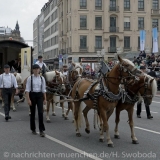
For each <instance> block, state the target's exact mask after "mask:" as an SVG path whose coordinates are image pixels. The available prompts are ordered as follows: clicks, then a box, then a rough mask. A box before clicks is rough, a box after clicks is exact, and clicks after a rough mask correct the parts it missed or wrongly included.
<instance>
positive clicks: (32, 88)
mask: <svg viewBox="0 0 160 160" xmlns="http://www.w3.org/2000/svg"><path fill="white" fill-rule="evenodd" d="M40 77H41V92H42V83H43V81H42V76H40ZM31 92H33V78H32V75H31Z"/></svg>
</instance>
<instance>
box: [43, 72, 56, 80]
mask: <svg viewBox="0 0 160 160" xmlns="http://www.w3.org/2000/svg"><path fill="white" fill-rule="evenodd" d="M55 76H56V71H50V72H46V73H45V74H44V77H45V80H46V81H47V82H51V81H52V80H53V78H54V77H55Z"/></svg>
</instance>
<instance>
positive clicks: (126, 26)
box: [124, 17, 130, 30]
mask: <svg viewBox="0 0 160 160" xmlns="http://www.w3.org/2000/svg"><path fill="white" fill-rule="evenodd" d="M124 30H130V17H124Z"/></svg>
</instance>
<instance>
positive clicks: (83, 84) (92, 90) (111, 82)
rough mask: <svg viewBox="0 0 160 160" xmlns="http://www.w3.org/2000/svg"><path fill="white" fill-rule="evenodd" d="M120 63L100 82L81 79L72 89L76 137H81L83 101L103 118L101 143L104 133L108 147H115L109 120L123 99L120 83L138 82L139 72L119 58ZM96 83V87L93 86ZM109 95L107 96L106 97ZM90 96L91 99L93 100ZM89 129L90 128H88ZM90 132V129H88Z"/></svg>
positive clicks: (103, 76) (104, 75)
mask: <svg viewBox="0 0 160 160" xmlns="http://www.w3.org/2000/svg"><path fill="white" fill-rule="evenodd" d="M118 60H119V63H118V64H116V65H115V66H114V68H113V69H112V70H111V71H110V72H109V73H106V74H103V75H102V77H101V79H100V80H99V82H94V81H91V80H88V79H81V80H79V81H77V82H76V83H75V85H74V86H73V89H72V98H73V99H74V100H73V102H74V118H75V125H76V136H77V137H80V136H81V134H80V132H79V127H80V126H81V120H82V119H81V116H82V113H81V107H82V103H81V102H82V101H83V102H84V103H85V104H86V106H87V109H86V110H90V109H91V108H93V109H95V108H96V109H97V110H98V111H99V114H100V117H101V118H102V124H103V127H102V128H103V129H101V133H100V141H101V140H103V139H104V136H103V132H106V135H107V144H108V147H113V146H114V145H113V142H112V140H111V138H110V135H109V125H108V121H107V120H108V118H109V117H110V115H111V113H112V112H113V109H114V108H115V107H116V106H117V103H118V100H119V99H120V98H121V94H122V90H121V89H120V88H119V85H120V83H121V82H122V81H123V82H124V81H125V83H130V82H131V81H134V82H135V81H138V80H139V79H138V77H137V76H139V72H138V71H137V68H136V67H135V66H134V64H133V63H132V62H131V61H129V60H126V59H121V58H120V56H118ZM93 83H94V85H93ZM87 90H88V91H89V94H92V95H93V96H94V100H89V99H86V97H85V96H84V94H85V93H86V91H87ZM106 94H107V96H106ZM93 96H90V99H92V98H93ZM88 127H89V126H88ZM86 130H89V128H86Z"/></svg>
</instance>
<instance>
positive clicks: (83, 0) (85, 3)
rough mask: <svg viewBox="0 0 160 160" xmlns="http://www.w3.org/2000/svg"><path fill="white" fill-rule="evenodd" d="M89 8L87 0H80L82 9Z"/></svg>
mask: <svg viewBox="0 0 160 160" xmlns="http://www.w3.org/2000/svg"><path fill="white" fill-rule="evenodd" d="M86 8H87V0H80V9H86Z"/></svg>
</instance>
